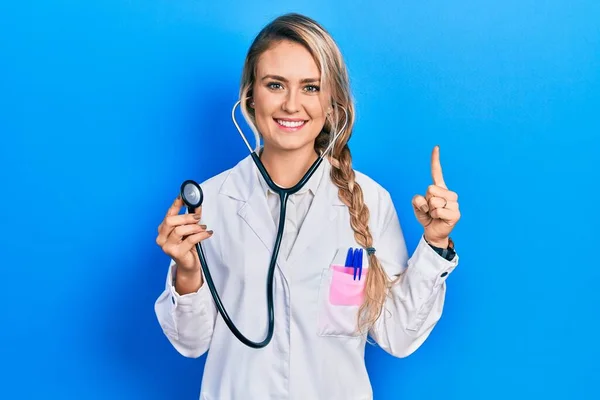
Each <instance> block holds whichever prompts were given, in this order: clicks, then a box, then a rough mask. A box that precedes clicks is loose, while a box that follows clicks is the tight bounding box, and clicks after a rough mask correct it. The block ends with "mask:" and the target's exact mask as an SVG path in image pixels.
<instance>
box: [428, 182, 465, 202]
mask: <svg viewBox="0 0 600 400" xmlns="http://www.w3.org/2000/svg"><path fill="white" fill-rule="evenodd" d="M431 197H441V198H444V199H446V200H448V201H449V202H450V201H458V194H457V193H456V192H453V191H451V190H448V189H445V188H443V187H441V186H437V185H429V186H428V187H427V191H426V192H425V198H426V199H429V198H431Z"/></svg>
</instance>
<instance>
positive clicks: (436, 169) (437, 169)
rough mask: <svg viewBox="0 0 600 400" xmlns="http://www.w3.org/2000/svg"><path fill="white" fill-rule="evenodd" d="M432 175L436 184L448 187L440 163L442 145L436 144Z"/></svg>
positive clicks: (433, 153) (432, 161)
mask: <svg viewBox="0 0 600 400" xmlns="http://www.w3.org/2000/svg"><path fill="white" fill-rule="evenodd" d="M431 177H432V178H433V184H434V185H436V186H440V187H443V188H444V189H447V187H446V183H445V182H444V175H443V174H442V164H440V146H435V147H434V148H433V152H432V153H431Z"/></svg>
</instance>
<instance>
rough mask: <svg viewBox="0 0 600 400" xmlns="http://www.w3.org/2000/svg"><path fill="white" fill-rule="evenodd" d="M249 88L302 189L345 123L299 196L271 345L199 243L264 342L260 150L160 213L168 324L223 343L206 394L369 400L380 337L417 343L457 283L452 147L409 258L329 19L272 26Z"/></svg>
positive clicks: (161, 302)
mask: <svg viewBox="0 0 600 400" xmlns="http://www.w3.org/2000/svg"><path fill="white" fill-rule="evenodd" d="M240 98H241V99H242V102H241V109H242V112H243V114H244V116H245V117H246V119H247V120H248V122H249V123H250V126H252V128H253V129H254V131H255V134H256V135H258V136H259V137H260V138H261V139H262V141H263V147H262V148H261V152H260V157H261V161H262V162H263V164H264V165H265V167H266V169H267V171H268V173H269V175H270V176H271V177H272V179H273V181H275V182H276V183H277V184H278V185H279V186H282V187H291V186H293V185H295V184H296V183H297V182H298V181H299V180H300V179H301V178H302V176H303V175H304V174H305V173H306V171H307V170H308V168H309V167H310V166H311V165H312V163H313V162H314V161H315V160H316V159H317V157H318V156H319V155H320V154H321V153H322V152H323V151H324V150H326V149H327V148H328V146H329V144H330V143H331V141H332V140H334V138H335V136H336V134H338V133H339V136H337V139H335V143H333V146H332V147H330V149H331V150H330V152H329V153H328V154H326V159H325V160H324V161H323V162H322V163H321V164H320V166H319V168H318V170H317V171H316V173H315V174H314V175H313V176H312V177H311V179H310V180H309V181H308V183H307V184H306V186H305V187H304V188H303V189H302V190H301V191H300V192H298V193H296V194H294V195H292V196H291V197H290V199H289V200H288V208H287V212H286V215H285V218H286V230H285V232H284V235H283V242H282V245H281V251H280V253H279V257H278V262H277V269H276V271H275V276H274V304H275V330H274V334H273V338H272V341H271V342H270V343H269V345H267V346H266V347H264V348H261V349H253V348H251V347H248V346H246V345H244V344H242V343H241V342H240V341H239V340H237V339H236V337H235V336H234V335H233V334H232V333H231V332H230V331H229V329H228V327H227V326H226V324H225V323H224V321H223V319H222V318H221V316H219V315H218V313H217V311H216V308H215V305H214V302H213V299H212V297H211V295H210V292H209V289H208V288H207V287H206V286H207V285H206V284H205V283H204V279H203V277H202V272H201V267H200V263H199V260H198V256H197V253H196V251H195V248H194V245H195V244H196V243H199V242H201V241H202V242H203V243H202V246H203V248H204V251H205V253H206V257H207V261H208V265H209V266H210V271H211V274H212V276H213V279H214V282H215V285H216V287H217V290H218V292H219V294H220V295H221V298H222V299H223V303H224V305H225V308H226V309H227V311H228V313H229V315H230V316H231V318H232V320H233V322H234V323H235V324H236V326H237V327H238V329H239V330H240V331H241V332H242V333H243V334H244V335H245V336H246V337H248V338H249V339H251V340H254V341H259V340H262V339H263V338H264V337H265V335H266V330H267V325H268V320H267V313H266V312H265V311H266V296H265V282H266V279H267V269H268V265H269V260H270V257H271V254H272V249H273V244H274V242H275V235H276V227H277V224H278V220H279V198H278V196H277V195H275V194H274V193H273V192H272V191H271V190H270V188H269V187H268V186H267V184H266V182H265V180H264V179H263V177H262V176H261V175H260V173H259V172H258V170H257V168H256V166H255V165H254V164H253V161H252V159H251V157H247V158H246V159H244V160H242V161H241V162H240V163H239V164H238V165H236V166H235V167H233V168H232V169H230V170H227V171H225V172H223V173H221V174H219V175H217V176H215V177H213V178H211V179H209V180H207V181H206V182H204V183H203V184H202V188H203V191H204V203H203V206H202V207H201V208H200V209H198V210H197V211H196V213H194V214H183V215H179V211H180V209H181V207H182V206H183V202H182V200H181V199H180V198H177V199H176V200H175V201H174V203H173V205H172V206H171V208H170V209H169V211H168V212H167V215H166V217H165V219H164V221H162V223H161V224H160V226H159V235H158V237H157V243H158V245H159V246H161V248H162V249H163V250H164V252H165V253H166V254H168V255H169V256H170V257H171V259H172V262H171V265H170V267H169V272H168V274H167V282H166V288H165V291H164V292H163V293H162V294H161V295H160V297H159V298H158V300H157V302H156V305H155V310H156V314H157V317H158V320H159V322H160V325H161V327H162V329H163V331H164V333H165V334H166V336H167V337H168V338H169V340H170V342H171V343H172V344H173V346H174V347H175V348H176V349H177V351H179V352H180V353H181V354H182V355H184V356H186V357H199V356H201V355H202V354H204V353H205V352H207V351H208V350H209V349H210V351H209V352H208V356H207V360H206V364H205V369H204V376H203V380H202V389H201V395H200V398H201V399H205V400H216V399H219V400H226V399H244V400H251V399H261V400H263V399H302V400H307V399H328V400H331V399H344V400H347V399H370V398H372V390H371V386H370V383H369V378H368V375H367V371H366V368H365V363H364V349H365V343H366V340H367V335H370V336H371V337H372V338H373V340H374V341H375V342H376V343H377V344H378V345H379V346H381V347H382V348H383V349H384V350H386V351H387V352H388V353H390V354H392V355H394V356H397V357H406V356H408V355H409V354H411V353H412V352H414V351H415V350H416V349H417V348H418V347H419V346H420V345H421V344H422V343H423V341H424V340H425V339H426V338H427V336H428V335H429V334H430V332H431V330H432V329H433V327H434V325H435V324H436V322H437V321H438V320H439V318H440V316H441V313H442V308H443V304H444V296H445V291H446V284H445V280H446V279H447V277H448V274H449V273H450V272H451V271H452V270H453V269H454V268H455V267H456V265H457V264H458V257H457V256H456V254H455V253H454V250H453V248H452V242H451V240H450V238H449V235H450V232H451V230H452V228H453V227H454V225H455V224H456V222H457V221H458V219H459V218H460V213H459V210H458V203H457V198H458V196H457V195H456V193H454V192H451V191H450V190H448V189H447V188H446V186H445V184H444V181H443V178H442V171H441V167H440V164H439V149H438V148H437V147H436V148H434V151H433V154H432V163H431V168H432V175H433V181H434V182H433V185H430V186H429V188H428V189H427V192H426V194H425V196H421V195H418V196H415V197H414V199H413V202H412V203H413V207H414V212H415V215H416V217H417V218H418V220H419V222H420V223H421V224H422V225H423V226H424V234H423V237H422V239H421V241H420V243H419V245H418V246H417V248H416V250H415V252H414V254H413V255H412V256H411V257H410V258H409V257H408V254H407V249H406V245H405V241H404V238H403V234H402V230H401V228H400V224H399V220H398V217H397V214H396V211H395V208H394V205H393V203H392V200H391V198H390V195H389V193H388V192H387V191H386V190H385V189H383V188H382V187H381V186H379V185H378V184H377V183H376V182H374V181H373V180H371V179H370V178H368V177H367V176H365V175H363V174H361V173H359V172H357V171H354V170H353V169H352V160H351V156H350V150H349V148H348V145H347V143H348V140H349V139H350V135H351V132H352V127H353V123H354V106H353V103H352V99H351V95H350V90H349V84H348V76H347V72H346V68H345V65H344V63H343V59H342V56H341V54H340V52H339V50H338V48H337V46H336V44H335V43H334V41H333V39H332V38H331V37H330V36H329V34H328V33H327V32H326V31H325V30H324V29H323V28H322V27H321V26H319V25H318V24H317V23H316V22H315V21H313V20H311V19H309V18H306V17H304V16H301V15H298V14H288V15H285V16H282V17H279V18H277V19H276V20H274V21H273V22H271V23H270V24H269V25H267V26H266V27H265V28H264V29H263V30H262V31H261V32H260V33H259V35H258V36H257V38H256V39H255V41H254V42H253V44H252V46H251V48H250V50H249V52H248V55H247V58H246V62H245V65H244V70H243V75H242V82H241V90H240ZM344 125H345V129H344ZM257 143H258V141H257ZM208 227H210V230H208V229H209V228H208ZM356 248H360V249H363V255H362V256H359V257H362V258H361V261H362V264H363V269H362V273H360V270H359V273H358V275H359V276H357V277H355V276H354V275H353V274H352V272H350V273H349V270H350V271H353V270H354V269H353V268H345V266H346V265H349V264H348V262H347V259H352V257H349V258H348V255H349V253H350V254H351V255H353V254H354V252H353V251H352V250H350V252H349V249H356ZM357 254H360V253H357Z"/></svg>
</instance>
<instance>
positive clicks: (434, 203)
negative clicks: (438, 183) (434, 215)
mask: <svg viewBox="0 0 600 400" xmlns="http://www.w3.org/2000/svg"><path fill="white" fill-rule="evenodd" d="M428 204H429V210H431V211H433V210H435V209H436V208H445V207H446V206H447V205H448V200H446V199H445V198H443V197H435V196H433V197H430V198H429V199H428ZM431 211H430V212H431Z"/></svg>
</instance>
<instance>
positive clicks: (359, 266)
mask: <svg viewBox="0 0 600 400" xmlns="http://www.w3.org/2000/svg"><path fill="white" fill-rule="evenodd" d="M362 263H363V249H360V253H359V255H358V280H359V281H360V278H361V277H362Z"/></svg>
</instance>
